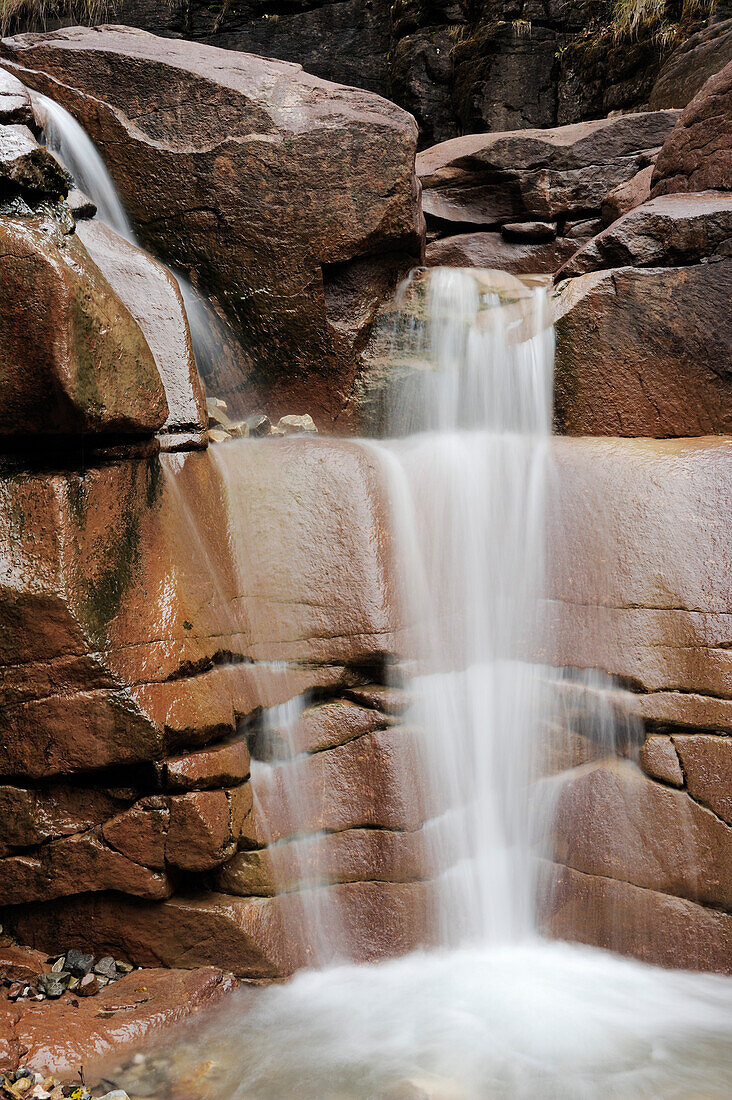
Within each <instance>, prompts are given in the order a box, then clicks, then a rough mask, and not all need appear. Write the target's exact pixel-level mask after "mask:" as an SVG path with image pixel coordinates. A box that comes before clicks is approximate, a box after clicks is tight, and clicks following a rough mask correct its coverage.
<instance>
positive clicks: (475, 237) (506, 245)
mask: <svg viewBox="0 0 732 1100" xmlns="http://www.w3.org/2000/svg"><path fill="white" fill-rule="evenodd" d="M577 247H578V245H577V243H576V242H575V241H573V240H571V239H569V238H565V237H561V238H557V239H556V240H553V241H549V242H548V243H545V244H532V243H529V244H527V243H514V242H509V241H504V239H503V238H502V237H501V235H500V233H459V234H457V235H456V236H454V237H444V238H442V239H441V240H437V241H433V242H432V243H431V244H428V245H427V248H426V250H425V263H426V265H427V267H485V268H498V269H499V270H501V271H510V272H511V273H512V274H514V275H525V274H533V273H537V274H542V273H546V274H554V272H555V271H556V270H557V269H558V268H559V267H561V265H562V264H563V263H564V262H565V261H566V260H568V259H569V258H570V256H572V255H573V254H574V253H575V252H576V250H577Z"/></svg>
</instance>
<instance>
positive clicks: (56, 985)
mask: <svg viewBox="0 0 732 1100" xmlns="http://www.w3.org/2000/svg"><path fill="white" fill-rule="evenodd" d="M70 977H71V975H70V974H68V973H67V972H66V971H65V970H62V971H61V973H60V974H53V973H52V974H41V976H40V978H39V979H38V989H39V992H41V993H45V994H46V996H47V997H50V998H51V999H53V1000H55V999H56V998H57V997H61V996H62V995H63V994H64V993H65V992H66V988H67V986H68V984H69V978H70ZM29 992H30V990H29Z"/></svg>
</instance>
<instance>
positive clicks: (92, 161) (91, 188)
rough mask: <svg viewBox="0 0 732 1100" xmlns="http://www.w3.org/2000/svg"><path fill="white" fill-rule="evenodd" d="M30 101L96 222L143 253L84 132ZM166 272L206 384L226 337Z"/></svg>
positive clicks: (192, 293)
mask: <svg viewBox="0 0 732 1100" xmlns="http://www.w3.org/2000/svg"><path fill="white" fill-rule="evenodd" d="M30 95H31V100H32V102H33V110H34V112H35V114H36V117H37V119H38V121H39V123H40V124H41V126H42V128H43V134H44V138H45V141H46V146H47V148H48V149H50V150H51V152H52V153H55V154H56V156H57V157H58V159H59V160H60V161H61V162H62V164H63V165H64V166H65V168H66V169H67V170H68V171H69V172H70V173H71V175H72V177H73V179H74V181H75V183H76V185H77V187H78V188H79V190H80V191H83V192H84V194H86V195H87V196H88V197H89V198H90V199H91V200H92V202H93V203H94V205H95V206H96V208H97V211H98V214H99V217H100V218H101V220H102V221H103V222H106V224H107V225H108V226H110V228H111V229H114V230H115V232H116V233H119V235H120V236H121V237H124V238H125V239H126V240H128V241H130V243H131V244H134V245H136V247H137V248H142V247H143V246H142V244H141V243H140V241H139V240H138V238H137V234H136V233H135V230H134V229H133V227H132V223H131V222H130V219H129V218H128V216H127V213H126V211H125V208H124V206H123V204H122V200H121V199H120V196H119V192H118V191H117V188H116V186H115V183H114V180H113V179H112V176H111V174H110V172H109V169H108V168H107V166H106V164H105V163H104V160H103V159H102V157H101V155H100V153H99V150H98V149H97V147H96V145H95V144H94V142H93V141H92V140H91V138H90V137H89V135H88V134H87V132H86V130H85V129H84V128H83V126H80V125H79V123H78V122H77V121H76V119H75V118H74V117H73V115H71V114H69V112H68V111H67V110H66V109H65V107H62V106H61V104H60V103H56V102H55V101H54V100H53V99H49V97H48V96H45V95H42V94H41V93H40V92H35V91H31V92H30ZM169 270H170V273H171V275H172V276H173V278H174V279H175V280H176V282H177V283H178V286H179V287H180V292H181V294H182V295H183V303H184V306H185V311H186V315H187V318H188V326H189V329H190V333H191V342H192V344H193V353H194V356H195V359H196V365H197V366H198V370H199V373H200V375H201V377H202V378H203V379H204V381H206V379H207V378H209V377H210V376H211V372H212V370H213V369H214V366H215V364H216V362H217V361H219V360H220V359H221V358H222V348H225V347H226V344H227V341H228V340H229V339H230V337H229V336H228V333H227V332H226V328H225V326H224V324H223V322H222V321H221V319H220V317H219V316H218V314H217V313H216V311H215V310H214V308H213V306H212V305H211V303H210V302H209V301H208V300H207V299H206V298H205V297H204V295H203V294H201V293H200V291H198V290H197V289H196V288H195V287H194V286H193V284H192V283H191V281H190V280H189V279H187V278H186V277H185V276H184V275H182V274H181V273H180V272H179V271H175V270H173V269H172V268H169Z"/></svg>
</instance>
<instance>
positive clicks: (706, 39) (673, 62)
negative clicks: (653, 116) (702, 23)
mask: <svg viewBox="0 0 732 1100" xmlns="http://www.w3.org/2000/svg"><path fill="white" fill-rule="evenodd" d="M730 61H732V19H724V20H722V21H721V22H718V21H717V20H716V19H715V20H714V22H711V23H710V25H709V26H707V27H704V28H703V29H702V30H700V31H697V33H696V34H692V35H691V36H690V37H689V38H687V39H686V40H685V41H682V42H681V44H680V45H679V46H677V47H676V49H675V50H673V51H672V53H671V54H670V55H669V57H668V59H667V60H666V61H665V62H664V64H663V66H662V68H661V71H660V72H659V74H658V77H657V79H656V83H655V84H654V85H653V89H652V90H651V96H650V100H649V103H650V106H651V107H652V108H653V109H654V110H658V109H659V108H661V109H662V108H664V107H686V105H687V103H689V102H691V100H692V99H693V98H694V96H695V95H696V94H697V92H698V91H699V90H700V89H701V88H702V87H703V85H704V84H705V83H706V82H707V80H709V78H710V77H712V76H714V74H715V73H718V72H719V71H720V69H723V68H724V67H725V65H727V64H728V63H729V62H730Z"/></svg>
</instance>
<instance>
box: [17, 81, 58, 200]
mask: <svg viewBox="0 0 732 1100" xmlns="http://www.w3.org/2000/svg"><path fill="white" fill-rule="evenodd" d="M4 98H5V97H3V99H0V110H2V104H3V100H4ZM13 102H15V103H16V106H20V105H19V104H18V103H17V101H16V100H15V99H12V100H11V104H12V103H13ZM11 109H12V108H11ZM0 186H1V187H2V190H3V192H4V193H5V194H6V195H7V194H9V196H10V197H13V195H17V194H18V193H20V194H21V195H23V196H24V197H25V198H28V199H30V200H31V201H33V202H36V203H37V202H40V201H41V200H44V199H46V200H48V199H58V198H63V197H64V196H65V195H66V193H67V191H68V189H69V185H68V182H67V179H66V174H65V172H64V170H63V169H62V167H61V165H60V164H59V162H58V161H57V160H56V159H55V157H52V156H51V154H50V153H48V152H46V150H45V149H44V148H43V147H42V146H40V145H39V144H38V142H37V141H36V139H35V138H34V137H33V134H32V133H31V131H30V130H29V129H28V127H27V126H19V125H13V126H0Z"/></svg>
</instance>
